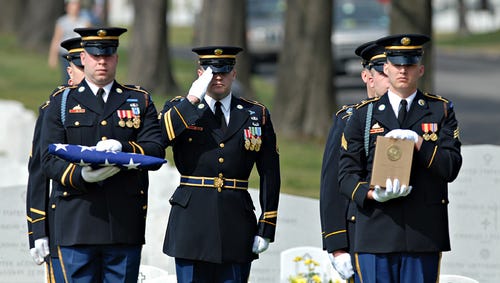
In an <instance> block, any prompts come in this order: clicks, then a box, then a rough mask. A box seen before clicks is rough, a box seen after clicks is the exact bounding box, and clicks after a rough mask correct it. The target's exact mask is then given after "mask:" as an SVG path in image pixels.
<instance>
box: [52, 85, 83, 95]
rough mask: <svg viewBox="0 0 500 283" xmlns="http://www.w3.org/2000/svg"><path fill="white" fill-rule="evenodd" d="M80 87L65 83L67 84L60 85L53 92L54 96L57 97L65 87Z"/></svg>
mask: <svg viewBox="0 0 500 283" xmlns="http://www.w3.org/2000/svg"><path fill="white" fill-rule="evenodd" d="M76 87H78V86H77V85H65V86H60V87H58V88H57V89H56V90H54V92H53V93H52V97H56V96H58V95H59V94H61V93H63V92H64V90H65V89H67V88H69V89H74V88H76Z"/></svg>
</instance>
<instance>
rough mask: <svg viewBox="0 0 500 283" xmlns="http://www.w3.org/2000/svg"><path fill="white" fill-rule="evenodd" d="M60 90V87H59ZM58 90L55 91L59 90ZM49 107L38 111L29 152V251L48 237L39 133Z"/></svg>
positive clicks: (46, 186)
mask: <svg viewBox="0 0 500 283" xmlns="http://www.w3.org/2000/svg"><path fill="white" fill-rule="evenodd" d="M61 88H62V87H61ZM61 88H58V89H57V90H60V89H61ZM48 106H49V101H46V102H44V103H43V104H42V105H41V106H40V107H39V109H38V118H37V119H36V123H35V128H34V133H33V141H32V144H31V152H30V156H29V160H28V173H29V175H28V186H27V190H26V217H27V220H28V241H29V247H30V249H31V248H33V247H34V241H35V240H36V239H40V238H43V237H49V227H48V225H49V224H48V223H49V221H48V217H49V216H48V213H47V211H48V209H47V207H48V203H49V185H50V180H49V179H48V178H46V177H45V174H44V173H43V170H42V163H41V162H40V158H41V154H40V131H41V128H42V121H43V116H44V112H45V110H46V109H47V107H48Z"/></svg>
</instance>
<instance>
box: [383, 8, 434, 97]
mask: <svg viewBox="0 0 500 283" xmlns="http://www.w3.org/2000/svg"><path fill="white" fill-rule="evenodd" d="M391 3H392V7H391V28H390V32H391V34H398V33H420V34H425V35H428V36H430V37H431V38H432V1H431V0H414V1H406V0H392V2H391ZM422 60H423V61H422V63H423V65H424V66H425V72H424V76H423V77H422V78H421V79H420V83H419V88H420V89H421V90H422V91H425V92H431V93H432V92H433V90H434V62H435V60H434V49H433V43H432V40H431V41H430V42H428V43H426V44H425V45H424V56H423V58H422Z"/></svg>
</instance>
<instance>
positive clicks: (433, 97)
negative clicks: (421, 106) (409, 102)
mask: <svg viewBox="0 0 500 283" xmlns="http://www.w3.org/2000/svg"><path fill="white" fill-rule="evenodd" d="M424 96H426V97H429V98H431V99H436V100H441V101H443V102H445V103H448V102H449V100H448V99H446V98H444V97H442V96H440V95H435V94H430V93H427V92H424Z"/></svg>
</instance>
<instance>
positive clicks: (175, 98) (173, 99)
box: [170, 95, 184, 102]
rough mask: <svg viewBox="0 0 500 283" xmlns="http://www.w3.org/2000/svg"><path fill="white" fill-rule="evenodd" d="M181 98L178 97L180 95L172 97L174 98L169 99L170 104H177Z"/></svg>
mask: <svg viewBox="0 0 500 283" xmlns="http://www.w3.org/2000/svg"><path fill="white" fill-rule="evenodd" d="M183 98H184V96H180V95H178V96H176V97H174V98H172V99H170V102H177V101H181V100H182V99H183Z"/></svg>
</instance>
